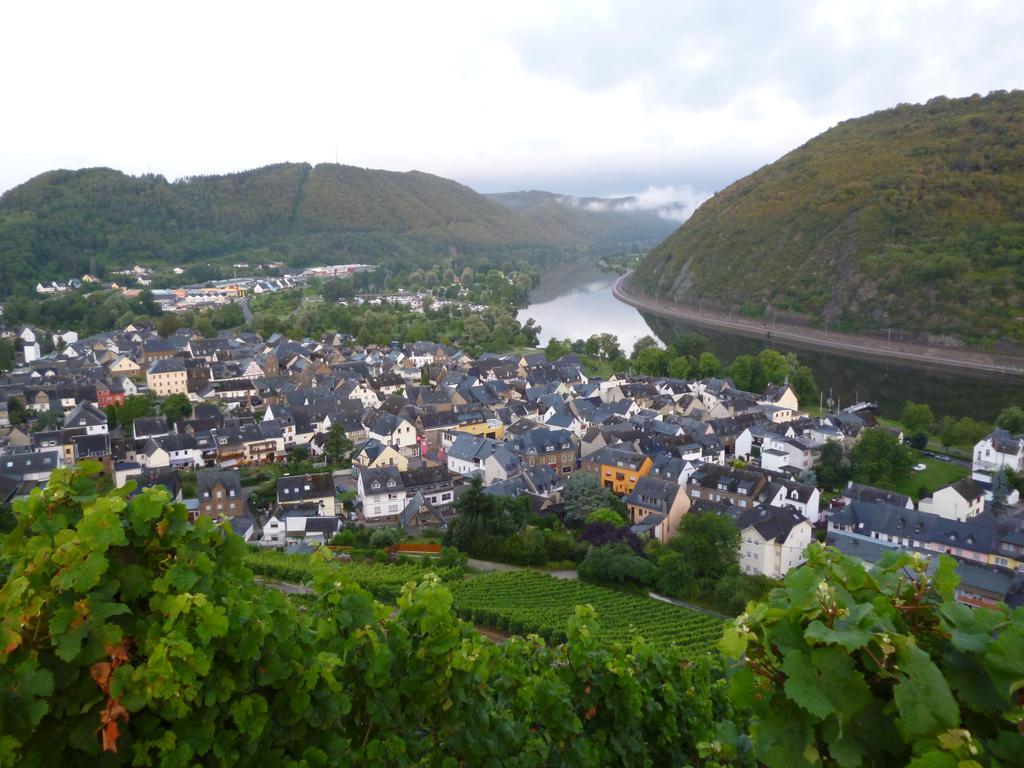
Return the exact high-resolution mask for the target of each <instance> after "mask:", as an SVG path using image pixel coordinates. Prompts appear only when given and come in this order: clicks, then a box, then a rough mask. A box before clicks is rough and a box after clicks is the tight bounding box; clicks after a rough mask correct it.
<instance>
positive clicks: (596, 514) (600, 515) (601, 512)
mask: <svg viewBox="0 0 1024 768" xmlns="http://www.w3.org/2000/svg"><path fill="white" fill-rule="evenodd" d="M586 523H587V525H593V524H594V523H610V524H611V525H614V526H615V527H617V528H618V527H621V526H624V525H625V524H626V521H625V520H623V519H622V516H621V515H620V514H619V513H618V512H616V511H614V510H612V509H608V507H601V508H600V509H595V510H594V511H593V512H591V513H590V514H589V515H587V520H586Z"/></svg>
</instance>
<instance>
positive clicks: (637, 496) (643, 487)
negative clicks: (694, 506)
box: [626, 475, 690, 544]
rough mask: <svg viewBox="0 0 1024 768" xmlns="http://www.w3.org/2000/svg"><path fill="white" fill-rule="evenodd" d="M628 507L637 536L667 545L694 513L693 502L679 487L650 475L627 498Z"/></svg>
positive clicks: (638, 483)
mask: <svg viewBox="0 0 1024 768" xmlns="http://www.w3.org/2000/svg"><path fill="white" fill-rule="evenodd" d="M626 507H627V508H628V509H629V522H630V524H631V527H632V531H633V532H634V533H636V534H637V535H642V534H648V535H649V536H650V537H651V538H653V539H657V540H658V541H660V542H661V543H662V544H667V543H668V540H669V539H671V538H672V537H673V536H675V535H676V531H678V530H679V524H680V523H681V522H682V520H683V516H684V515H685V514H686V513H687V511H688V510H689V509H690V499H689V497H688V496H687V495H686V492H685V491H684V490H683V489H682V487H681V486H680V485H679V484H678V483H674V482H672V481H670V480H664V479H662V478H659V477H651V476H650V475H646V476H644V477H641V478H640V479H639V480H638V481H637V483H636V487H635V488H634V489H633V492H632V493H630V494H629V496H627V497H626Z"/></svg>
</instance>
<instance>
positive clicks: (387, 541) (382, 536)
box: [370, 528, 398, 549]
mask: <svg viewBox="0 0 1024 768" xmlns="http://www.w3.org/2000/svg"><path fill="white" fill-rule="evenodd" d="M397 543H398V531H397V530H395V529H394V528H378V529H377V530H376V531H374V532H373V533H372V534H370V546H371V547H373V548H374V549H385V548H387V547H391V546H394V545H395V544H397Z"/></svg>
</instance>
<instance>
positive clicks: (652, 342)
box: [633, 335, 661, 360]
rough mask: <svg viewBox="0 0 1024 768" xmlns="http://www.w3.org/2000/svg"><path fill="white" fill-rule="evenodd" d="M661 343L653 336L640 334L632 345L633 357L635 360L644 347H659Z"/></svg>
mask: <svg viewBox="0 0 1024 768" xmlns="http://www.w3.org/2000/svg"><path fill="white" fill-rule="evenodd" d="M660 348H661V344H659V343H658V340H657V339H656V338H654V337H653V336H650V335H647V336H641V337H640V338H639V339H637V340H636V343H635V344H634V345H633V359H634V360H636V359H637V358H638V357H639V356H640V353H641V352H643V351H644V350H645V349H660Z"/></svg>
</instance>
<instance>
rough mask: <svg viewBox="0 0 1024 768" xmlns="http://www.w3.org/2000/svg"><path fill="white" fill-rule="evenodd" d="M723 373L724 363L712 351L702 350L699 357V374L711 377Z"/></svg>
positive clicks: (703, 376) (705, 377)
mask: <svg viewBox="0 0 1024 768" xmlns="http://www.w3.org/2000/svg"><path fill="white" fill-rule="evenodd" d="M721 373H722V364H721V363H720V362H719V360H718V358H717V357H715V356H714V355H713V354H711V353H710V352H702V353H701V355H700V357H699V358H698V359H697V376H699V377H700V378H702V379H710V378H714V377H715V376H718V375H720V374H721Z"/></svg>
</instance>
